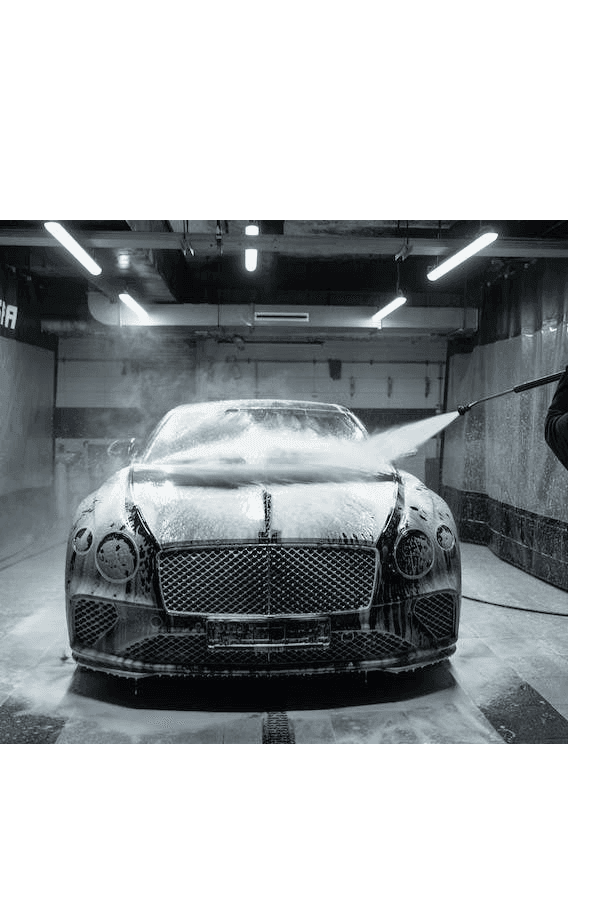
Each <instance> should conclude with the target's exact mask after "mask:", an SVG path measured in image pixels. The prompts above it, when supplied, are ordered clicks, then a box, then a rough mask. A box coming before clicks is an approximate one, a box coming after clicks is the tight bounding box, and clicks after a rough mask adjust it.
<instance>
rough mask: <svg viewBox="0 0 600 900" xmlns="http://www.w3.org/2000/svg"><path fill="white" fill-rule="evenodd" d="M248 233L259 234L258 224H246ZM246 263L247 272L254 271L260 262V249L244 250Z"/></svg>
mask: <svg viewBox="0 0 600 900" xmlns="http://www.w3.org/2000/svg"><path fill="white" fill-rule="evenodd" d="M246 234H248V235H255V234H258V225H246ZM244 264H245V266H246V271H247V272H254V271H255V269H256V266H257V264H258V250H252V249H248V250H244Z"/></svg>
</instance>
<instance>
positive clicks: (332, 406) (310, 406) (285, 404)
mask: <svg viewBox="0 0 600 900" xmlns="http://www.w3.org/2000/svg"><path fill="white" fill-rule="evenodd" d="M207 407H213V408H218V407H222V408H223V409H231V408H233V409H302V410H314V411H315V412H317V411H319V410H322V411H327V410H336V411H337V412H344V413H346V412H350V410H349V409H347V408H346V407H345V406H340V404H338V403H320V402H318V401H316V400H262V399H261V400H250V399H247V398H246V399H243V400H202V401H198V402H197V403H182V404H181V405H180V406H175V407H174V408H173V409H172V410H170V412H175V410H185V409H190V410H191V409H204V408H207Z"/></svg>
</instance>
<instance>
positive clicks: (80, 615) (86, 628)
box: [73, 599, 118, 647]
mask: <svg viewBox="0 0 600 900" xmlns="http://www.w3.org/2000/svg"><path fill="white" fill-rule="evenodd" d="M117 618H118V617H117V610H116V608H115V606H114V604H113V603H103V602H101V601H99V600H88V599H83V600H77V601H76V602H75V609H74V613H73V627H74V630H75V640H76V641H77V643H80V644H85V645H87V646H89V647H91V646H92V645H93V644H95V643H96V641H97V640H98V638H100V637H102V636H103V635H105V634H107V633H108V632H109V631H110V629H111V628H112V627H113V625H114V624H115V623H116V621H117Z"/></svg>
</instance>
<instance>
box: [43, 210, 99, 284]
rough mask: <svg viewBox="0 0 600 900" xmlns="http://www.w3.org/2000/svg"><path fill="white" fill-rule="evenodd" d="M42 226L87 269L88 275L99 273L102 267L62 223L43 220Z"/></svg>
mask: <svg viewBox="0 0 600 900" xmlns="http://www.w3.org/2000/svg"><path fill="white" fill-rule="evenodd" d="M44 228H45V229H46V231H49V232H50V234H51V235H52V236H53V237H55V238H56V240H57V241H58V242H59V243H60V244H62V245H63V247H64V248H65V250H68V251H69V253H70V254H71V255H72V256H74V257H75V259H76V260H77V261H78V262H80V263H81V265H82V266H84V268H86V269H87V270H88V272H89V273H90V275H99V274H100V272H101V271H102V269H101V268H100V266H99V265H98V263H97V262H96V261H95V260H94V259H92V257H91V256H90V255H89V253H87V252H86V251H85V250H84V249H83V247H82V246H81V245H80V244H78V243H77V241H76V240H75V238H74V237H71V235H70V234H69V232H68V231H67V230H66V229H65V228H63V226H62V225H60V224H59V223H58V222H44Z"/></svg>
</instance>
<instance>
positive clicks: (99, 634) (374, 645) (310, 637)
mask: <svg viewBox="0 0 600 900" xmlns="http://www.w3.org/2000/svg"><path fill="white" fill-rule="evenodd" d="M459 605H460V597H459V595H458V594H456V593H453V592H451V591H445V592H438V593H432V594H430V595H429V596H418V597H416V598H415V599H413V600H410V601H408V600H407V601H406V602H404V603H403V604H402V611H401V614H400V613H398V614H397V615H395V616H390V615H382V611H383V608H379V609H378V608H377V607H374V608H373V609H372V610H371V611H370V615H369V618H368V620H367V619H365V617H364V616H361V615H359V614H357V613H348V614H340V615H333V616H318V617H315V616H294V617H291V616H287V617H243V618H240V617H237V618H236V617H227V618H223V617H220V618H216V617H181V616H177V617H173V616H169V615H167V614H166V613H165V612H163V611H158V610H156V609H149V608H147V607H141V606H138V605H136V604H133V603H129V604H128V603H122V602H119V603H116V602H113V601H111V600H103V599H98V598H96V597H86V596H75V597H74V598H72V599H71V600H69V602H68V619H69V631H70V639H71V646H72V650H73V657H74V659H75V660H76V662H77V663H78V664H80V665H81V666H84V667H86V668H90V669H94V670H97V671H105V672H111V673H113V674H120V675H126V676H129V677H142V676H149V675H176V676H181V675H190V676H194V675H201V676H208V675H216V676H248V675H256V676H264V675H277V674H285V675H299V674H301V675H306V674H329V673H331V674H334V673H341V672H354V671H362V670H372V669H383V668H394V669H407V670H410V669H414V668H418V667H420V666H424V665H430V664H432V663H435V662H438V661H439V660H442V659H445V658H447V657H449V656H451V655H452V653H454V651H455V649H456V639H457V630H458V618H459ZM385 609H386V610H387V611H389V605H386V607H385ZM215 635H217V637H216V638H215ZM232 635H233V636H234V637H232ZM236 635H237V637H236ZM239 635H241V637H240V636H239Z"/></svg>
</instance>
